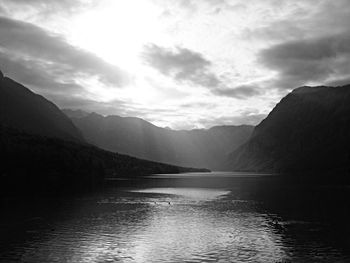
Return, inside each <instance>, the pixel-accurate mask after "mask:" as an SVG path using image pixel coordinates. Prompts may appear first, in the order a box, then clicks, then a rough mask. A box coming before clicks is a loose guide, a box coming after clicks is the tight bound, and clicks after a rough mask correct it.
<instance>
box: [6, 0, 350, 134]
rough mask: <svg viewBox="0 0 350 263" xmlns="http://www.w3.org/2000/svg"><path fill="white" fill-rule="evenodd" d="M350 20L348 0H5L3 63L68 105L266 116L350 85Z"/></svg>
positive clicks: (164, 115)
mask: <svg viewBox="0 0 350 263" xmlns="http://www.w3.org/2000/svg"><path fill="white" fill-rule="evenodd" d="M349 25H350V1H349V0H264V1H261V0H86V1H83V0H76V1H74V0H1V2H0V70H1V71H2V72H3V73H4V74H5V75H6V76H8V77H11V78H13V79H15V80H16V81H18V82H20V83H22V84H23V85H25V86H27V87H29V88H30V89H32V90H33V91H34V92H36V93H39V94H41V95H43V96H45V97H46V98H48V99H50V100H51V101H53V102H54V103H56V104H57V105H58V106H59V107H60V108H70V109H82V110H85V111H88V112H97V113H100V114H103V115H120V116H133V117H140V118H143V119H145V120H147V121H150V122H152V123H153V124H155V125H158V126H161V127H170V128H172V129H193V128H209V127H211V126H215V125H240V124H252V125H256V124H258V123H259V122H260V121H261V120H262V119H263V118H265V117H266V116H267V114H268V113H269V112H270V111H271V109H272V108H273V107H274V106H275V105H276V103H278V102H279V101H280V99H281V98H282V97H284V96H285V95H286V94H287V93H288V92H290V91H291V90H292V89H294V88H296V87H299V86H304V85H334V86H339V85H345V84H348V83H350V27H349Z"/></svg>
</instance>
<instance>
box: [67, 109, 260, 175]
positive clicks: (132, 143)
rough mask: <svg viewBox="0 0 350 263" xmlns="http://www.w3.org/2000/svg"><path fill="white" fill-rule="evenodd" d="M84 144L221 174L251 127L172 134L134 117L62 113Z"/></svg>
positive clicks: (244, 140)
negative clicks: (80, 134)
mask: <svg viewBox="0 0 350 263" xmlns="http://www.w3.org/2000/svg"><path fill="white" fill-rule="evenodd" d="M63 112H65V113H66V114H67V116H69V117H70V118H71V119H72V121H73V123H74V124H75V125H76V126H77V127H78V128H79V129H80V130H81V131H82V133H83V135H84V137H85V138H86V140H87V141H88V142H89V143H91V144H94V145H96V146H98V147H101V148H103V149H106V150H109V151H116V152H120V153H124V154H129V155H132V156H136V157H139V158H144V159H147V160H152V161H158V162H166V163H171V164H175V165H181V166H191V167H208V168H210V169H214V170H220V169H222V167H221V166H220V164H221V163H222V162H223V160H225V158H227V154H228V153H230V152H231V151H233V150H234V149H236V148H237V147H238V146H240V145H241V144H243V143H244V142H246V141H247V140H248V138H249V136H250V134H251V132H252V130H253V127H252V126H248V125H241V126H216V127H213V128H210V129H195V130H189V131H186V130H181V131H176V130H171V129H169V128H160V127H157V126H155V125H153V124H151V123H149V122H147V121H145V120H143V119H140V118H134V117H120V116H106V117H104V116H102V115H99V114H96V113H91V114H88V115H85V114H83V115H85V116H80V117H77V115H79V114H77V112H75V111H71V110H63ZM80 115H81V114H80Z"/></svg>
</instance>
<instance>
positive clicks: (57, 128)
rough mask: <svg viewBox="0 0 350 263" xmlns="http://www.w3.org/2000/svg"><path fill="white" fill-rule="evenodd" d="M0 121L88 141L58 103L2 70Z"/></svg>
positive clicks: (61, 136)
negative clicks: (4, 73)
mask: <svg viewBox="0 0 350 263" xmlns="http://www.w3.org/2000/svg"><path fill="white" fill-rule="evenodd" d="M0 123H1V124H2V125H7V126H9V127H13V128H16V129H18V130H22V131H24V132H28V133H32V134H37V135H44V136H48V137H56V138H61V139H65V140H71V141H77V142H84V139H83V136H82V134H81V132H80V131H79V130H78V129H77V128H76V127H75V126H74V124H73V123H72V121H71V120H70V119H69V118H67V116H66V115H65V114H63V113H62V112H61V111H60V109H59V108H58V107H57V106H56V105H55V104H53V103H52V102H50V101H48V100H47V99H45V98H44V97H42V96H40V95H38V94H35V93H33V92H32V91H30V90H29V89H27V88H25V87H24V86H22V85H21V84H19V83H17V82H15V81H14V80H12V79H10V78H7V77H4V76H3V74H2V73H0Z"/></svg>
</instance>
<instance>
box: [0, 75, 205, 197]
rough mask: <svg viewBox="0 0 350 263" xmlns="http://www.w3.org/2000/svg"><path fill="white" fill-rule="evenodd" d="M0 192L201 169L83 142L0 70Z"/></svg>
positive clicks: (53, 109) (48, 105) (54, 111)
mask: <svg viewBox="0 0 350 263" xmlns="http://www.w3.org/2000/svg"><path fill="white" fill-rule="evenodd" d="M0 77H1V79H0V160H1V162H0V194H4V193H5V194H8V193H28V192H30V193H31V194H33V193H35V192H38V193H42V192H47V193H54V192H65V191H73V192H74V191H77V190H78V189H80V190H87V189H91V188H95V187H96V186H98V185H100V183H101V182H103V180H104V178H106V177H129V176H137V175H148V174H154V173H180V172H207V171H209V170H206V169H195V168H185V167H178V166H174V165H168V164H162V163H157V162H151V161H146V160H140V159H137V158H135V157H131V156H127V155H122V154H118V153H112V152H108V151H106V150H102V149H99V148H97V147H95V146H92V145H88V144H87V143H86V142H85V141H84V139H83V137H82V136H81V134H80V132H79V130H78V129H77V128H76V127H75V126H74V124H73V123H72V122H71V120H70V119H69V118H68V117H67V116H66V115H65V114H63V113H62V112H61V111H60V110H59V109H58V108H57V106H56V105H55V104H53V103H52V102H50V101H48V100H47V99H45V98H44V97H42V96H39V95H37V94H35V93H33V92H31V91H30V90H29V89H27V88H25V87H24V86H22V85H20V84H18V83H16V82H15V81H13V80H11V79H9V78H6V77H5V78H4V77H3V75H2V73H1V74H0Z"/></svg>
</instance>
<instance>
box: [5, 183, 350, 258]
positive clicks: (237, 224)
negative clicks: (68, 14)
mask: <svg viewBox="0 0 350 263" xmlns="http://www.w3.org/2000/svg"><path fill="white" fill-rule="evenodd" d="M144 186H145V185H143V186H142V188H133V189H130V188H118V189H112V190H111V191H107V192H104V193H102V194H99V195H97V196H94V197H88V198H84V199H76V200H74V201H72V200H66V201H64V202H63V203H61V204H60V206H59V207H57V209H55V211H53V212H52V209H51V212H52V213H51V214H50V213H48V212H47V211H45V209H42V210H40V211H38V212H36V213H35V216H36V217H38V218H42V219H39V220H32V221H31V223H30V224H27V223H26V224H25V225H24V227H23V228H22V230H21V231H20V232H19V233H17V234H16V233H14V232H11V233H9V232H6V231H5V232H4V233H6V235H3V237H4V236H5V238H7V237H8V236H12V237H15V240H12V241H7V242H4V240H2V243H1V244H5V243H6V248H4V249H0V259H1V260H3V261H1V260H0V261H1V262H11V260H12V261H13V262H15V261H23V262H29V263H31V262H33V263H34V262H35V263H36V262H43V263H45V262H266V263H267V262H268V263H271V262H283V261H287V260H290V262H338V261H339V262H346V260H348V259H349V257H347V256H346V255H345V254H344V253H343V252H342V251H340V250H339V249H336V248H335V247H332V246H329V245H328V244H327V243H326V242H324V240H323V238H322V235H323V232H322V231H323V230H322V229H323V228H322V226H321V225H319V224H317V223H315V222H308V221H295V220H294V221H293V220H289V221H288V220H283V218H281V217H280V216H279V215H278V214H273V213H271V211H268V210H266V208H265V207H264V205H263V204H262V203H261V202H259V201H256V200H254V199H237V193H236V192H235V189H229V190H228V189H225V188H222V189H218V188H214V189H212V188H195V187H191V188H184V187H180V188H177V187H149V188H147V187H144ZM26 216H28V215H26ZM33 216H34V214H30V217H33ZM44 222H45V223H44ZM6 227H7V230H9V229H11V228H9V227H10V225H6ZM1 228H2V230H4V229H5V225H2V226H1ZM17 229H18V228H17ZM320 236H321V238H320ZM18 237H19V239H18Z"/></svg>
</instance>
